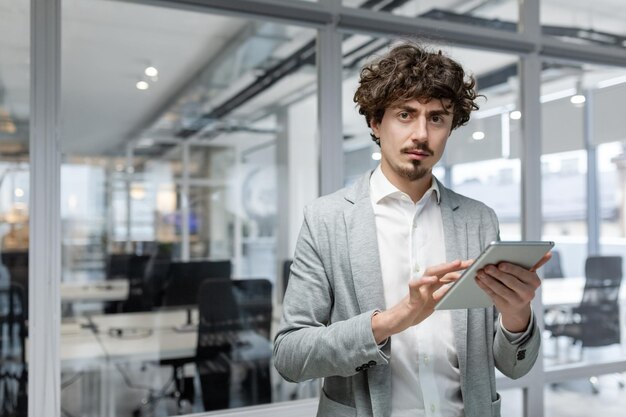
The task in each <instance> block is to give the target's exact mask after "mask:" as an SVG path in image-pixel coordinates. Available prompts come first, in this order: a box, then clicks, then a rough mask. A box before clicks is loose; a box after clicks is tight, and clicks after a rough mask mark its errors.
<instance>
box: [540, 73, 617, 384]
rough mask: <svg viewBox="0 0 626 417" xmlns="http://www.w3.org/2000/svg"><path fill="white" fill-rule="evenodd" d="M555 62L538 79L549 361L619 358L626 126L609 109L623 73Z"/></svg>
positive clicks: (613, 108) (553, 363)
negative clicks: (560, 72) (549, 250)
mask: <svg viewBox="0 0 626 417" xmlns="http://www.w3.org/2000/svg"><path fill="white" fill-rule="evenodd" d="M555 66H558V67H560V68H563V67H562V66H561V65H556V64H552V63H546V64H545V68H546V70H544V81H543V87H542V117H543V129H542V130H543V132H542V137H543V149H542V150H543V156H542V174H543V175H542V179H543V184H542V186H543V216H544V225H543V234H544V238H545V239H548V240H554V241H555V242H556V250H555V254H556V257H555V259H553V260H552V261H551V262H550V264H549V265H548V266H547V268H546V269H545V275H546V279H545V281H544V285H543V302H544V306H545V323H546V332H545V336H546V337H545V344H544V354H545V355H544V357H545V364H546V367H547V369H552V368H553V367H555V366H581V365H585V364H589V363H598V362H606V361H614V360H623V359H624V358H625V357H626V344H625V343H624V342H623V338H622V335H623V334H624V331H625V327H624V326H625V325H624V321H623V318H624V300H626V297H625V294H626V292H624V291H623V289H624V285H622V283H621V281H622V275H623V268H624V260H625V259H626V252H625V250H624V248H625V246H624V233H623V231H622V227H621V212H622V211H623V202H622V200H621V195H622V187H621V186H620V169H621V168H620V160H621V155H622V141H624V139H625V138H626V130H625V129H624V127H623V126H622V123H621V122H620V120H621V116H620V115H619V111H618V110H617V108H618V107H619V105H618V104H617V103H618V102H619V101H618V100H619V99H618V98H619V97H621V95H622V94H623V82H624V80H625V78H624V74H626V72H625V71H624V70H623V69H619V68H602V67H598V66H591V65H586V64H579V65H574V64H570V65H569V66H568V68H567V69H566V71H567V72H568V73H569V75H566V76H561V77H558V78H556V77H551V76H550V73H551V70H550V68H554V67H555ZM568 386H569V385H568ZM564 389H567V388H564Z"/></svg>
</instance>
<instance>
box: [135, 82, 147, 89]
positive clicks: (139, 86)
mask: <svg viewBox="0 0 626 417" xmlns="http://www.w3.org/2000/svg"><path fill="white" fill-rule="evenodd" d="M135 87H137V90H147V89H148V88H150V84H148V83H147V82H146V81H143V80H141V81H137V84H135Z"/></svg>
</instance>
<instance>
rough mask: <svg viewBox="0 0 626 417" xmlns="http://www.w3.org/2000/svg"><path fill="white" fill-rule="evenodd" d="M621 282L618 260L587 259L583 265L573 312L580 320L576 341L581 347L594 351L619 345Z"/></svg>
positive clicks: (613, 257) (593, 257)
mask: <svg viewBox="0 0 626 417" xmlns="http://www.w3.org/2000/svg"><path fill="white" fill-rule="evenodd" d="M621 282H622V257H621V256H590V257H588V258H587V260H586V261H585V288H584V290H583V299H582V301H581V304H580V306H579V307H577V308H576V309H575V310H574V312H575V313H576V314H577V315H578V316H579V317H580V321H581V337H580V339H581V341H582V344H583V346H585V347H598V346H608V345H611V344H615V343H620V341H621V331H620V324H619V323H620V306H619V291H620V285H621Z"/></svg>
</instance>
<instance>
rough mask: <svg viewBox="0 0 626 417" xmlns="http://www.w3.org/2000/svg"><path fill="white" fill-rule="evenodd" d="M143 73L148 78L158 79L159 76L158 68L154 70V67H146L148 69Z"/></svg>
mask: <svg viewBox="0 0 626 417" xmlns="http://www.w3.org/2000/svg"><path fill="white" fill-rule="evenodd" d="M143 72H144V74H146V75H147V76H148V77H156V76H157V75H159V71H158V70H157V69H156V68H154V67H153V66H152V65H150V66H149V67H146V69H145V70H144V71H143Z"/></svg>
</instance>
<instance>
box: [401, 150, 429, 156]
mask: <svg viewBox="0 0 626 417" xmlns="http://www.w3.org/2000/svg"><path fill="white" fill-rule="evenodd" d="M406 153H408V154H410V155H418V156H431V154H430V152H426V151H420V150H414V151H406Z"/></svg>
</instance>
